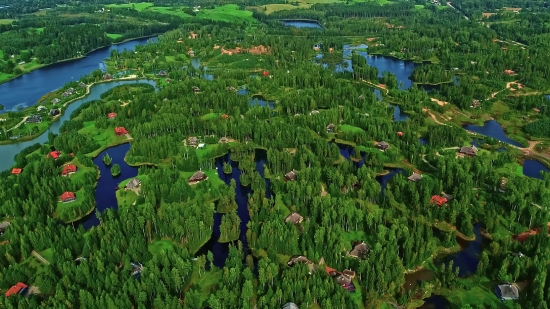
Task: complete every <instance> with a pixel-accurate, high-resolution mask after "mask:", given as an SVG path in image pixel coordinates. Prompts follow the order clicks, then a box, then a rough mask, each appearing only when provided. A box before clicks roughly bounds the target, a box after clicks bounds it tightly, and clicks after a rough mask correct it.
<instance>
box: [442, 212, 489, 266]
mask: <svg viewBox="0 0 550 309" xmlns="http://www.w3.org/2000/svg"><path fill="white" fill-rule="evenodd" d="M481 226H482V224H481V222H478V223H476V224H475V225H474V235H475V240H473V241H465V240H463V239H462V238H460V237H457V241H458V243H459V244H460V245H461V247H462V250H461V251H459V252H457V253H455V254H452V255H451V256H449V257H447V258H446V260H447V263H448V262H450V261H453V269H456V268H458V276H459V277H466V276H468V275H471V274H474V273H475V272H476V270H477V265H478V264H479V254H480V252H481V243H482V241H483V237H482V236H481ZM447 265H448V264H447Z"/></svg>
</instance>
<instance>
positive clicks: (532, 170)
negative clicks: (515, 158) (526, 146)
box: [523, 159, 550, 179]
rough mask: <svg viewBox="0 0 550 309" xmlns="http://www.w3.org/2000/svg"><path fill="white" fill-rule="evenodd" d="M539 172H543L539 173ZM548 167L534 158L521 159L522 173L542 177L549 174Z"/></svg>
mask: <svg viewBox="0 0 550 309" xmlns="http://www.w3.org/2000/svg"><path fill="white" fill-rule="evenodd" d="M541 172H543V173H542V174H541ZM549 173H550V169H548V168H547V167H546V166H544V165H543V164H542V163H540V162H539V161H536V160H529V159H528V160H524V161H523V175H525V176H529V177H533V178H539V179H543V175H544V174H547V175H548V174H549Z"/></svg>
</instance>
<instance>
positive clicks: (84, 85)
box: [78, 82, 86, 88]
mask: <svg viewBox="0 0 550 309" xmlns="http://www.w3.org/2000/svg"><path fill="white" fill-rule="evenodd" d="M78 87H81V88H86V84H84V83H83V82H80V83H79V84H78Z"/></svg>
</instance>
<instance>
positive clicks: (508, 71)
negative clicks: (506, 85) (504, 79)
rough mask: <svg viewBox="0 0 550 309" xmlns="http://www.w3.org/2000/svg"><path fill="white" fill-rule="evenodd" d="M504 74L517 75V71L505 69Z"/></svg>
mask: <svg viewBox="0 0 550 309" xmlns="http://www.w3.org/2000/svg"><path fill="white" fill-rule="evenodd" d="M504 74H506V75H510V76H512V75H516V72H514V71H512V70H504Z"/></svg>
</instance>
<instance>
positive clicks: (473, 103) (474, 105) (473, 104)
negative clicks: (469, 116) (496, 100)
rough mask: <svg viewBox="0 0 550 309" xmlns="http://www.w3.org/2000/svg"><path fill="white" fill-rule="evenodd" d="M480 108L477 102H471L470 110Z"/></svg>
mask: <svg viewBox="0 0 550 309" xmlns="http://www.w3.org/2000/svg"><path fill="white" fill-rule="evenodd" d="M480 106H481V103H480V102H479V100H473V101H472V104H471V105H470V107H471V108H478V107H480Z"/></svg>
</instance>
